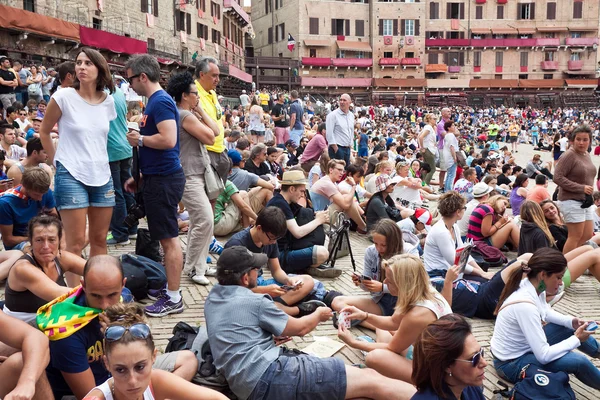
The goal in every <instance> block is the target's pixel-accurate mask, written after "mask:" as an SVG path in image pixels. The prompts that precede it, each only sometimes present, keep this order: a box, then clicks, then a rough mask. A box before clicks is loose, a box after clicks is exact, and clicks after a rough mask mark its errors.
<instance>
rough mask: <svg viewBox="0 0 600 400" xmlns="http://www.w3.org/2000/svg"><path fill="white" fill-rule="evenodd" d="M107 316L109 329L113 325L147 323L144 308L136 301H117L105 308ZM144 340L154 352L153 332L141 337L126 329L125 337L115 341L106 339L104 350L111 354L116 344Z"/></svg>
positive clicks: (126, 325)
mask: <svg viewBox="0 0 600 400" xmlns="http://www.w3.org/2000/svg"><path fill="white" fill-rule="evenodd" d="M105 314H106V317H107V319H108V321H109V322H108V325H107V329H108V328H110V327H111V326H122V327H125V328H129V327H131V326H132V325H135V324H146V323H147V321H146V316H145V315H144V310H143V309H142V307H141V306H140V305H139V304H136V303H117V304H114V305H112V306H110V307H108V308H107V309H106V310H105ZM136 341H143V342H144V343H145V344H146V347H148V349H150V351H152V352H154V340H153V339H152V332H150V335H148V337H147V338H146V339H139V338H136V337H134V336H132V335H131V332H129V331H126V332H125V333H124V334H123V337H122V338H121V339H119V340H117V341H115V342H109V341H105V343H104V351H105V353H106V354H109V353H110V352H111V350H112V348H113V347H114V346H115V345H116V344H128V343H131V342H136Z"/></svg>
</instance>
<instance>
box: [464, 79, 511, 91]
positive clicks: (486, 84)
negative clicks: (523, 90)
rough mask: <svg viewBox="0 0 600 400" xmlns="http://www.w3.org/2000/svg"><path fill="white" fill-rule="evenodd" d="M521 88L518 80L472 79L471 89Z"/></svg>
mask: <svg viewBox="0 0 600 400" xmlns="http://www.w3.org/2000/svg"><path fill="white" fill-rule="evenodd" d="M517 86H519V80H518V79H471V81H470V82H469V87H471V88H503V89H504V88H506V89H508V88H516V87H517Z"/></svg>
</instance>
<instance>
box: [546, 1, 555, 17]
mask: <svg viewBox="0 0 600 400" xmlns="http://www.w3.org/2000/svg"><path fill="white" fill-rule="evenodd" d="M546 19H548V20H551V19H556V3H548V4H546Z"/></svg>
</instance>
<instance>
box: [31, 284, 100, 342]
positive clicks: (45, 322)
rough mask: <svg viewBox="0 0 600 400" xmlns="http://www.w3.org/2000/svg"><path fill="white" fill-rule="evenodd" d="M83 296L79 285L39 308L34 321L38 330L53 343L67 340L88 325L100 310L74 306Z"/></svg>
mask: <svg viewBox="0 0 600 400" xmlns="http://www.w3.org/2000/svg"><path fill="white" fill-rule="evenodd" d="M84 295H85V294H84V292H83V288H82V287H81V285H80V286H77V287H76V288H73V289H72V290H71V291H70V292H69V293H66V294H63V295H62V296H60V297H57V298H56V299H54V300H52V301H51V302H50V303H48V304H46V305H43V306H41V307H40V308H39V309H38V311H37V319H36V322H37V325H38V327H39V329H40V330H41V331H42V332H44V334H45V335H46V336H48V338H49V339H50V340H53V341H54V340H60V339H64V338H67V337H69V336H71V335H72V334H74V333H75V332H77V331H78V330H80V329H81V328H83V327H84V326H86V325H87V324H89V323H90V321H92V320H93V319H94V318H96V316H97V315H98V314H100V313H101V312H102V310H99V309H97V308H91V307H86V306H80V305H78V304H75V301H76V300H77V299H78V298H79V297H80V296H84Z"/></svg>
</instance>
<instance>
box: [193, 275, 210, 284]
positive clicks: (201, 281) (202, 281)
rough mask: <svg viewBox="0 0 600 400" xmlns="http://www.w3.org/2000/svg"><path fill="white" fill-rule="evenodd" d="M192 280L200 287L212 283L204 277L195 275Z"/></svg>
mask: <svg viewBox="0 0 600 400" xmlns="http://www.w3.org/2000/svg"><path fill="white" fill-rule="evenodd" d="M192 280H193V281H194V283H197V284H198V285H203V286H207V285H210V281H209V280H208V279H207V278H206V277H205V276H204V275H194V276H192Z"/></svg>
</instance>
